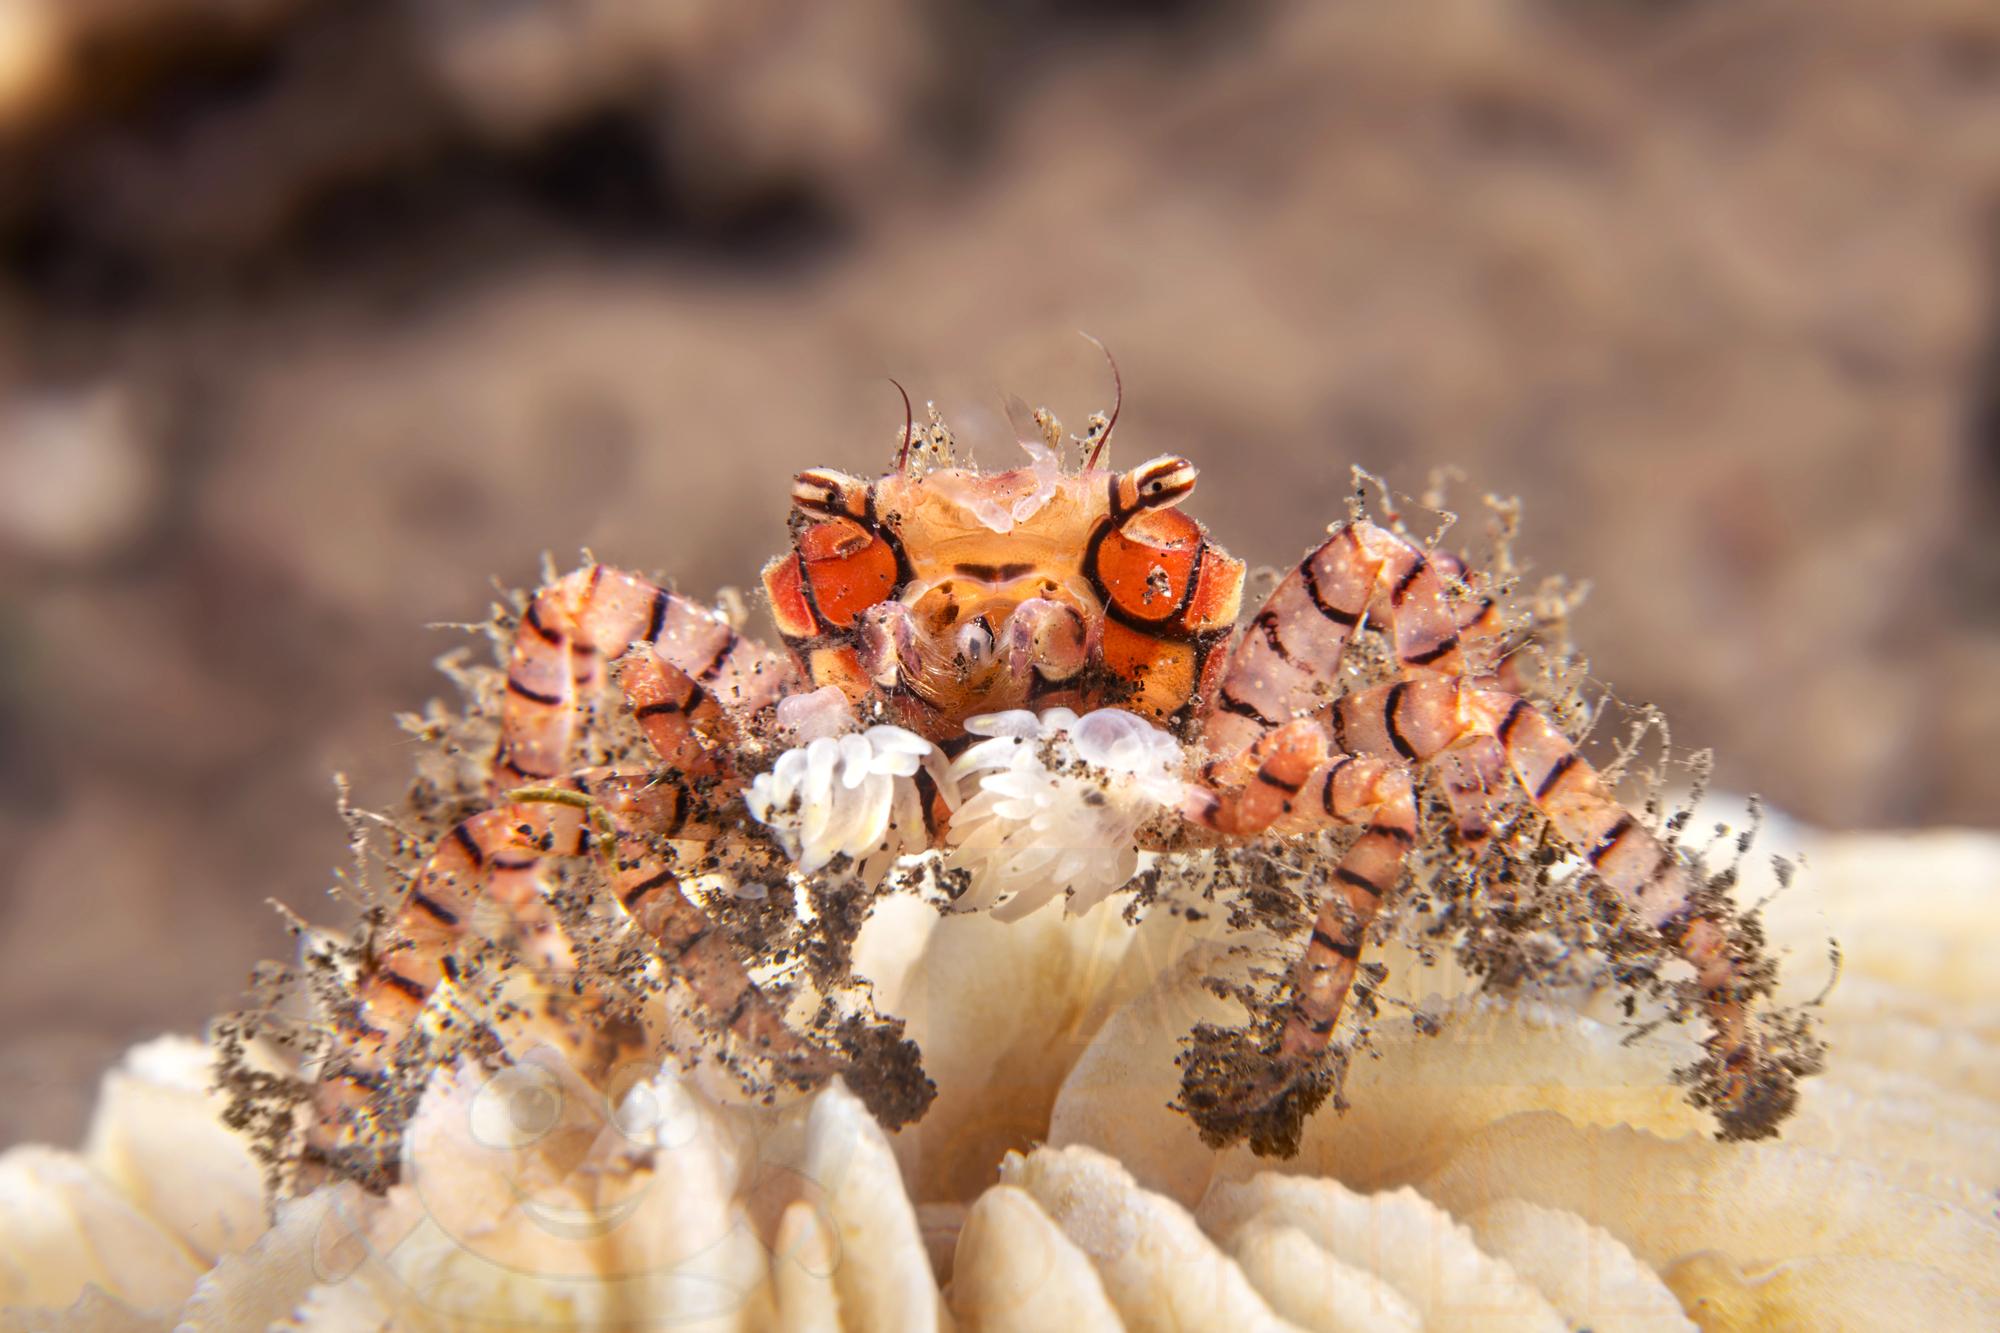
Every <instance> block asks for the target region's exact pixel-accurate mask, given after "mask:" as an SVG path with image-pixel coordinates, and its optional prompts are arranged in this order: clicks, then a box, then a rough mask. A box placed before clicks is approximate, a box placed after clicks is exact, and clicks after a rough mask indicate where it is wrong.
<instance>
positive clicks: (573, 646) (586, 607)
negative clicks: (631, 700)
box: [492, 565, 792, 795]
mask: <svg viewBox="0 0 2000 1333" xmlns="http://www.w3.org/2000/svg"><path fill="white" fill-rule="evenodd" d="M635 644H646V645H649V646H650V647H651V649H652V652H651V654H650V655H649V656H638V655H635V656H636V660H638V661H642V662H644V661H650V662H651V663H653V664H654V665H656V666H657V667H658V669H659V670H660V672H662V673H664V674H668V675H670V676H671V677H672V678H673V680H674V682H675V692H677V693H679V694H681V695H684V696H685V697H684V698H683V699H682V701H681V703H680V705H679V706H678V707H677V708H676V709H669V708H667V707H665V706H664V705H665V703H666V702H667V701H666V700H665V699H664V698H661V699H654V700H651V701H650V702H649V704H647V705H641V706H640V708H638V709H635V711H637V712H638V713H639V719H640V721H641V722H642V723H643V722H646V721H648V720H649V719H650V718H654V717H657V718H661V719H665V720H663V721H662V722H660V723H659V724H658V727H657V728H656V729H657V730H660V731H661V732H662V735H661V736H658V737H655V738H654V739H655V744H656V745H661V744H662V741H664V742H665V745H664V747H663V750H662V757H663V758H666V759H667V760H668V762H670V763H672V762H676V759H675V756H676V755H686V756H689V757H692V755H693V753H694V752H695V751H698V750H705V749H707V748H709V745H710V744H711V743H712V741H713V740H719V739H722V738H725V737H728V736H730V735H731V734H732V730H733V728H734V726H735V725H736V724H737V723H738V722H739V721H740V720H741V719H743V718H746V717H748V716H749V715H750V714H752V713H754V712H756V711H757V710H758V709H760V708H762V707H764V706H765V705H767V704H770V703H773V702H775V701H776V700H777V698H778V696H779V695H780V694H781V693H782V691H783V690H784V687H785V685H786V684H787V683H788V681H789V679H790V675H791V671H792V668H791V666H790V665H789V664H788V663H787V662H786V661H785V660H784V659H783V658H781V657H779V656H778V655H776V654H774V653H772V652H771V651H770V650H769V649H767V648H765V647H764V646H763V645H761V644H759V643H757V642H756V641H755V640H753V639H749V638H746V637H744V636H743V635H741V634H739V633H738V632H737V631H736V630H735V629H734V628H732V627H731V626H730V625H729V624H727V623H726V622H725V621H723V620H722V619H721V617H719V616H717V615H716V614H715V613H714V612H713V611H710V610H708V609H707V608H706V607H703V606H701V605H699V604H697V603H696V602H694V601H692V600H690V599H688V598H686V597H682V596H680V595H679V594H678V593H673V592H669V591H667V590H666V589H664V588H662V587H660V586H659V585H658V584H656V583H654V582H652V581H651V580H650V579H646V578H642V577H640V576H639V575H637V574H632V573H629V572H627V571H625V570H622V569H614V568H612V567H610V566H608V565H588V566H586V567H584V568H582V569H579V570H576V571H575V572H573V573H570V574H567V575H565V576H563V577H562V578H560V579H558V580H556V581H555V582H554V583H551V584H549V585H548V586H547V587H545V588H543V589H541V590H540V591H539V592H537V593H536V594H535V596H534V597H533V599H532V600H530V602H529V603H528V609H527V610H526V612H524V613H523V614H522V616H521V623H520V625H519V626H518V627H517V628H516V630H515V632H514V643H513V647H512V649H511V651H510V654H509V658H508V663H507V690H506V696H505V700H504V702H503V704H502V707H501V720H500V752H499V757H498V760H497V761H496V763H495V765H494V773H493V778H492V790H493V792H494V794H495V795H497V794H498V793H499V792H501V791H503V790H505V789H506V788H508V787H515V786H519V785H521V784H522V783H524V782H530V783H532V782H539V781H543V780H545V779H547V778H550V777H554V776H557V775H560V774H562V773H565V772H567V771H569V768H570V765H571V749H572V746H573V745H574V743H575V740H576V732H577V722H578V719H577V711H578V708H579V707H580V705H581V702H582V700H583V699H585V698H587V697H588V695H589V694H590V692H591V691H593V690H595V689H596V688H598V687H599V686H600V685H601V684H602V683H603V680H604V672H605V664H606V663H607V662H610V661H614V660H616V659H618V658H620V657H622V656H624V655H625V653H626V652H627V650H628V649H630V648H631V647H632V646H633V645H635ZM628 692H629V690H628ZM652 705H662V706H661V707H660V708H659V709H658V711H655V712H650V713H649V712H646V711H644V709H645V708H646V707H650V706H652ZM670 732H671V733H675V734H674V735H671V736H669V735H667V734H666V733H670ZM649 734H651V733H650V731H649Z"/></svg>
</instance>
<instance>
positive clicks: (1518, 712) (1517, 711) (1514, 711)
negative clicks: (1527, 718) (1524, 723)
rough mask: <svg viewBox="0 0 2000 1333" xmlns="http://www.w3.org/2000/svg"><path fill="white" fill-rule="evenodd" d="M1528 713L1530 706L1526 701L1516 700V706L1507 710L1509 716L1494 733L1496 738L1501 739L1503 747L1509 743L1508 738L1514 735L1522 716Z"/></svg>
mask: <svg viewBox="0 0 2000 1333" xmlns="http://www.w3.org/2000/svg"><path fill="white" fill-rule="evenodd" d="M1528 711H1529V706H1528V701H1527V700H1526V699H1516V700H1515V701H1514V706H1513V707H1511V708H1509V709H1508V710H1507V716H1506V717H1505V718H1504V719H1503V720H1502V721H1501V723H1500V726H1499V727H1498V729H1496V730H1495V731H1494V733H1493V734H1494V735H1495V736H1497V737H1498V738H1499V740H1500V743H1501V744H1502V745H1505V744H1507V743H1508V741H1507V738H1508V737H1509V736H1511V735H1513V734H1514V724H1515V723H1517V722H1519V721H1520V720H1521V718H1522V716H1523V715H1524V714H1526V713H1527V712H1528Z"/></svg>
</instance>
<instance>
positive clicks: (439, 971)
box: [308, 769, 836, 1153]
mask: <svg viewBox="0 0 2000 1333" xmlns="http://www.w3.org/2000/svg"><path fill="white" fill-rule="evenodd" d="M522 795H523V797H524V798H523V799H520V800H516V801H512V802H509V803H508V804H505V805H501V806H497V807H495V808H493V809H491V810H486V811H483V812H481V813H480V814H477V815H474V816H472V817H471V818H470V819H467V820H465V821H463V822H462V823H460V824H458V825H456V826H455V827H453V828H452V830H451V831H450V832H449V833H448V834H446V835H445V837H444V838H443V839H441V840H440V841H439V844H438V846H437V848H436V850H434V851H433V852H432V854H431V857H430V859H429V860H428V861H427V862H425V864H424V866H423V868H422V870H421V871H419V872H418V874H417V876H416V878H415V880H414V881H413V883H412V884H411V887H410V891H409V893H408V895H407V897H406V898H405V899H404V902H403V904H402V906H401V908H400V909H399V910H398V912H397V914H396V916H395V917H394V918H393V920H392V922H391V925H390V935H391V942H390V943H389V944H388V945H386V946H385V947H384V948H382V949H381V950H380V951H379V952H378V953H377V954H376V956H375V957H374V958H373V959H372V960H371V961H370V962H369V964H368V965H367V966H366V967H365V969H364V973H363V975H362V977H361V978H360V980H359V981H358V983H357V985H356V988H355V994H356V998H357V1002H358V1004H357V1014H356V1016H355V1018H354V1020H353V1024H352V1028H353V1032H352V1036H353V1041H352V1046H351V1048H350V1050H349V1051H348V1052H347V1053H346V1059H345V1061H344V1064H345V1068H343V1069H339V1070H330V1071H329V1072H328V1073H327V1074H326V1076H325V1077H324V1078H323V1079H322V1081H321V1084H320V1089H319V1092H318V1094H317V1096H316V1104H317V1109H318V1111H319V1120H318V1123H317V1124H316V1125H315V1126H313V1127H312V1129H311V1130H310V1131H309V1134H308V1143H309V1147H313V1148H317V1149H320V1150H321V1151H322V1153H324V1151H325V1150H326V1149H327V1148H328V1147H329V1146H330V1145H331V1143H332V1141H333V1140H334V1138H335V1137H336V1135H337V1125H338V1124H339V1123H340V1121H341V1120H342V1119H344V1118H345V1114H344V1113H346V1112H351V1111H352V1110H353V1109H355V1108H356V1107H358V1106H359V1105H361V1104H362V1102H363V1101H365V1098H366V1095H367V1094H368V1093H369V1092H370V1091H372V1090H373V1089H374V1087H375V1086H376V1085H378V1084H379V1081H380V1074H381V1072H382V1069H383V1066H384V1064H385V1063H386V1061H387V1058H388V1056H389V1054H390V1053H391V1052H392V1051H393V1050H394V1049H395V1048H396V1046H397V1044H398V1043H399V1042H400V1041H401V1040H402V1038H403V1037H404V1035H405V1034H407V1033H408V1032H409V1030H410V1029H411V1028H412V1027H413V1026H414V1025H415V1024H416V1022H417V1020H418V1017H419V1016H420V1015H421V1014H422V1012H423V1010H424V1007H425V1006H426V1005H427V1004H428V1003H429V1002H430V999H431V996H432V994H433V992H435V991H436V989H437V988H438V986H439V985H441V984H443V983H445V982H455V981H456V980H457V979H458V967H457V963H456V961H455V957H454V955H455V952H456V949H457V946H458V945H459V943H460V942H461V941H462V940H463V939H464V937H465V936H466V934H467V933H469V932H470V931H471V930H472V929H473V918H474V915H475V913H476V912H478V911H479V910H480V909H481V908H482V907H484V906H486V905H487V904H490V905H491V906H492V908H496V909H498V910H499V911H500V912H502V913H504V914H505V916H506V917H507V919H508V920H509V921H511V922H513V923H515V924H516V925H517V926H519V927H520V928H522V930H523V933H524V934H525V935H526V936H527V938H528V941H529V946H530V947H529V948H528V949H527V950H526V953H527V956H528V957H529V958H530V960H531V961H533V962H534V963H535V964H536V965H538V966H543V967H547V968H550V969H551V970H553V971H558V972H567V971H570V970H573V959H572V957H571V955H570V951H569V947H568V942H567V940H566V939H564V938H563V937H562V933H561V929H560V927H559V926H558V925H557V924H556V923H555V922H554V921H553V920H552V919H551V917H550V916H549V914H548V911H547V906H546V903H545V902H544V900H543V896H542V895H543V889H542V884H541V879H540V871H541V868H542V866H543V864H544V862H545V860H546V858H547V857H549V856H552V855H556V856H587V855H592V854H594V853H596V852H598V851H600V850H601V849H602V843H601V839H603V838H605V837H606V836H609V837H611V838H612V839H613V846H614V849H615V864H616V870H615V875H614V895H615V897H616V899H617V901H618V903H619V905H620V907H621V908H622V909H623V910H624V912H625V913H626V914H627V915H629V916H630V917H631V918H632V920H633V921H634V923H635V924H637V925H638V926H639V928H640V929H641V930H643V931H645V932H646V934H647V935H648V936H650V937H651V938H652V939H653V941H654V942H655V943H656V944H657V945H658V946H659V949H660V952H661V955H662V957H663V958H664V960H665V961H666V963H667V965H668V966H669V967H670V968H671V969H673V970H674V972H675V973H676V974H677V975H679V976H680V977H681V978H682V979H683V980H684V981H686V983H687V984H688V986H689V988H690V989H691V990H692V991H693V993H694V995H695V997H696V998H697V1000H699V1001H700V1002H701V1004H702V1005H703V1007H704V1008H705V1009H706V1010H708V1011H709V1012H710V1013H713V1014H716V1015H719V1016H721V1017H720V1025H721V1026H722V1027H723V1028H724V1029H725V1030H727V1031H728V1032H729V1033H730V1034H731V1035H732V1036H734V1037H735V1038H736V1039H737V1040H739V1041H740V1042H742V1043H743V1044H744V1045H745V1046H746V1047H747V1048H749V1049H751V1050H754V1051H755V1052H756V1053H757V1054H759V1055H761V1056H763V1057H764V1058H766V1059H769V1060H771V1061H773V1062H774V1063H776V1064H777V1065H779V1066H780V1067H781V1068H783V1069H784V1070H785V1071H786V1073H787V1074H788V1075H789V1076H791V1077H794V1078H798V1079H810V1078H817V1077H820V1076H823V1075H825V1074H828V1073H831V1072H833V1071H834V1069H835V1068H836V1065H835V1063H834V1062H833V1061H832V1059H831V1058H830V1057H829V1056H827V1055H826V1054H825V1053H824V1052H822V1051H820V1050H818V1049H817V1048H816V1047H813V1046H811V1045H810V1044H808V1043H807V1042H805V1041H803V1040H801V1039H800V1038H799V1037H798V1036H797V1035H795V1034H794V1033H793V1032H792V1031H791V1030H790V1029H789V1028H787V1027H786V1026H785V1024H784V1021H783V1018H782V1016H781V1015H780V1014H779V1013H778V1012H777V1010H776V1009H775V1008H774V1007H773V1006H772V1005H771V1003H770V1001H769V1000H768V999H767V998H766V997H765V996H764V995H763V994H762V993H761V992H759V991H758V990H757V988H756V986H755V984H754V983H753V982H752V981H751V979H750V977H749V975H748V974H747V973H746V972H745V971H744V970H743V967H742V965H741V963H740V962H739V961H738V960H737V958H736V957H735V955H734V954H733V953H732V952H731V950H730V947H729V944H728V942H727V939H726V937H725V936H724V935H722V934H721V933H720V932H719V931H717V930H715V929H714V927H713V926H712V924H711V923H710V922H709V921H708V919H707V917H706V916H705V915H704V914H703V913H702V911H701V909H700V908H699V907H698V906H697V905H695V904H694V903H692V902H690V901H689V900H688V899H687V897H686V895H685V894H683V893H682V892H681V889H680V880H679V879H678V877H677V876H676V875H675V874H674V873H673V871H672V870H671V869H670V868H669V867H668V866H667V864H666V862H665V861H664V860H663V859H662V858H661V857H660V856H659V855H658V853H657V852H656V851H655V849H654V846H653V842H652V839H654V838H659V837H667V838H702V837H708V836H712V835H713V834H714V833H715V832H716V831H717V830H716V825H715V824H714V822H713V814H712V812H711V811H710V810H709V809H708V808H707V807H706V806H705V805H703V804H702V803H701V802H700V801H699V799H698V798H697V797H696V796H695V795H694V794H693V793H692V792H691V791H690V790H689V789H688V788H687V787H686V786H685V785H684V784H682V783H679V782H676V781H673V780H671V779H670V778H667V777H663V776H662V775H661V774H658V773H625V772H618V771H615V770H607V769H595V770H584V771H582V772H579V773H576V774H574V775H571V776H570V777H568V778H564V779H560V780H558V781H556V782H553V783H550V784H548V785H547V786H546V787H543V788H540V789H536V790H535V791H534V793H533V795H532V796H529V795H528V794H527V793H523V794H522ZM593 812H601V815H602V819H601V820H593V818H592V817H591V815H592V813H593Z"/></svg>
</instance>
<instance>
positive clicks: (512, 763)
mask: <svg viewBox="0 0 2000 1333" xmlns="http://www.w3.org/2000/svg"><path fill="white" fill-rule="evenodd" d="M500 767H502V768H504V769H506V770H507V771H508V772H509V773H512V774H513V775H514V776H515V777H517V778H527V779H529V780H530V781H533V782H544V781H547V780H548V779H549V778H552V777H554V776H555V773H554V771H553V770H550V771H548V772H537V771H536V770H534V769H532V768H523V767H522V766H521V763H520V761H519V760H517V759H515V758H514V756H513V755H512V754H511V753H509V754H508V755H507V756H505V757H504V758H502V759H501V761H500Z"/></svg>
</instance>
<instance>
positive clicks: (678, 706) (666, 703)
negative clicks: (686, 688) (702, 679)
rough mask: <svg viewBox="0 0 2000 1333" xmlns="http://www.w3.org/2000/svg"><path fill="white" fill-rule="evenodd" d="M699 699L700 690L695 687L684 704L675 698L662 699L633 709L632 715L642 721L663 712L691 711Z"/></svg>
mask: <svg viewBox="0 0 2000 1333" xmlns="http://www.w3.org/2000/svg"><path fill="white" fill-rule="evenodd" d="M700 699H701V691H700V690H699V689H697V690H696V691H695V692H694V693H693V694H690V695H689V696H688V699H687V702H686V703H685V704H683V703H681V702H680V701H679V700H677V699H662V700H660V701H659V702H658V703H650V704H645V705H642V706H641V707H638V708H635V709H633V710H632V716H633V717H636V718H639V719H640V720H641V721H643V720H644V719H646V718H649V717H659V716H660V715H661V714H663V713H692V712H693V711H694V707H695V704H696V703H697V702H699V701H700Z"/></svg>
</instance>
